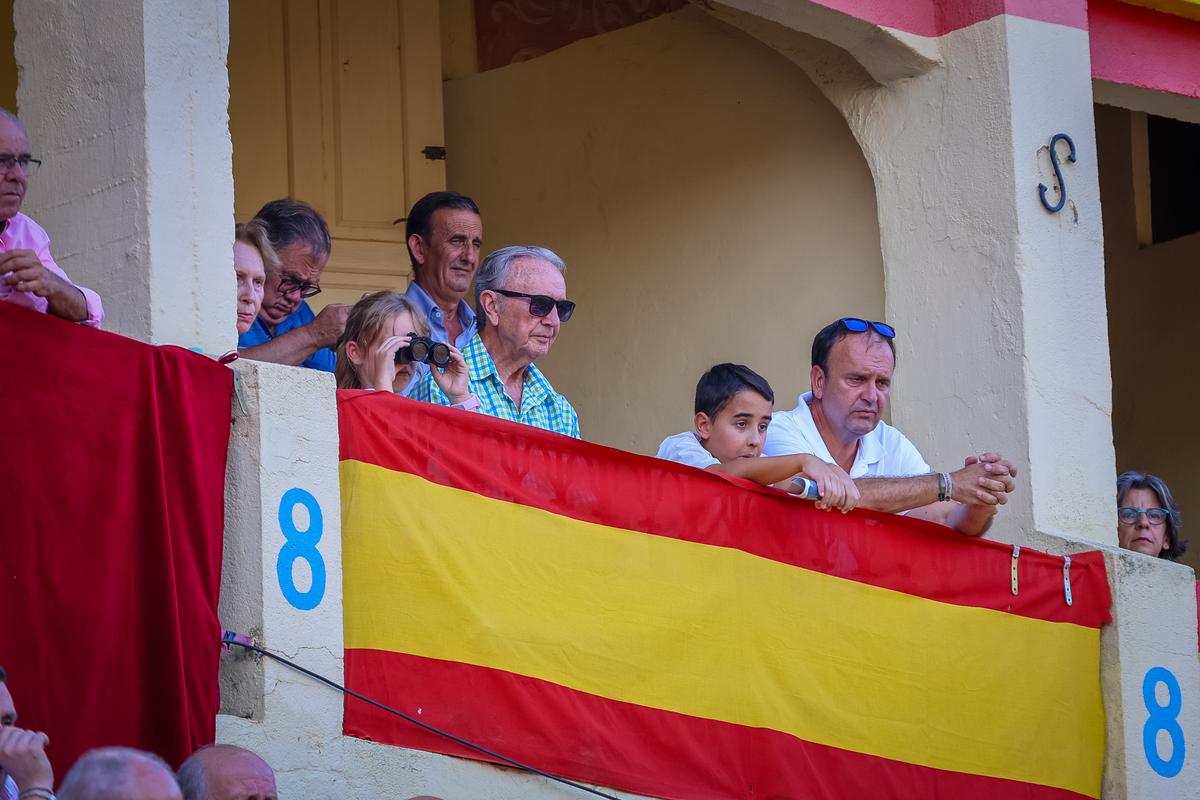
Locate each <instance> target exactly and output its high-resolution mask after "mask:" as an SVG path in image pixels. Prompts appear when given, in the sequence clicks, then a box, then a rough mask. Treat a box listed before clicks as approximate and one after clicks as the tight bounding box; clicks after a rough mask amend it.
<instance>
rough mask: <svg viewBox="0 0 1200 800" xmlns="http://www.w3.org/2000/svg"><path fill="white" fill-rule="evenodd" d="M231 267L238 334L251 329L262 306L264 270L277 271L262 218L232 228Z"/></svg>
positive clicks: (273, 251) (277, 264) (277, 257)
mask: <svg viewBox="0 0 1200 800" xmlns="http://www.w3.org/2000/svg"><path fill="white" fill-rule="evenodd" d="M233 271H234V273H236V274H237V332H238V335H239V336H241V335H242V334H243V333H245V332H246V331H248V330H250V326H251V325H253V324H254V320H255V319H256V318H257V317H258V311H259V309H261V308H262V303H263V289H264V287H265V286H266V283H267V272H268V271H270V272H272V274H274V273H277V272H279V256H277V255H275V249H274V248H273V247H271V240H270V239H268V238H267V228H266V226H265V225H263V223H262V221H261V220H257V219H252V220H250V221H249V222H245V223H242V224H240V225H238V226H237V227H236V228H234V233H233Z"/></svg>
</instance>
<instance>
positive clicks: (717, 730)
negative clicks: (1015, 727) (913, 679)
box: [344, 650, 1086, 800]
mask: <svg viewBox="0 0 1200 800" xmlns="http://www.w3.org/2000/svg"><path fill="white" fill-rule="evenodd" d="M401 680H403V682H404V686H399V685H397V684H399V683H400V681H401ZM346 683H347V685H349V686H353V687H354V688H355V690H356V691H358V692H360V693H362V694H364V695H366V696H367V697H370V698H372V699H373V700H377V701H379V702H381V703H383V704H384V705H387V706H391V707H392V708H395V709H396V710H398V711H402V712H404V713H406V714H408V715H410V716H412V717H415V718H417V719H420V720H421V721H422V722H425V723H426V724H429V725H432V726H434V727H436V728H440V729H441V730H444V731H446V732H447V733H452V734H454V735H455V736H458V737H460V738H463V739H466V740H467V741H471V742H484V743H486V744H487V746H488V748H489V749H492V750H494V751H496V752H498V753H500V754H501V755H504V756H507V757H509V758H512V759H514V760H516V761H520V762H522V763H525V764H528V765H530V766H533V767H536V768H538V769H540V770H543V771H545V772H549V773H551V774H556V775H563V774H570V775H574V776H578V777H579V779H580V780H583V781H586V782H591V783H596V784H599V785H601V786H611V787H614V788H617V789H624V790H626V791H630V792H638V793H640V794H646V795H651V796H655V797H664V798H677V799H678V800H728V799H729V798H747V799H750V798H764V799H766V798H772V799H779V798H800V797H803V798H809V797H811V798H822V800H862V798H866V797H887V798H891V799H892V800H909V799H910V798H911V800H937V799H938V798H946V800H961V799H962V798H971V799H972V800H986V799H987V798H1004V799H1005V800H1081V798H1085V797H1086V796H1085V795H1082V794H1077V793H1075V792H1070V791H1067V790H1065V789H1057V788H1053V787H1048V786H1038V785H1035V784H1030V783H1024V782H1021V781H1012V780H1005V779H1002V778H988V777H984V776H980V775H969V774H967V773H962V772H948V771H945V770H939V769H933V768H931V767H923V766H918V765H915V764H907V763H904V762H901V761H892V760H890V759H886V758H880V757H878V756H871V755H864V754H862V753H854V752H851V751H848V750H841V749H839V748H836V747H829V746H826V745H820V744H813V743H812V742H806V741H803V740H801V739H797V738H796V737H794V736H791V735H789V734H786V733H780V732H779V731H773V730H769V729H766V728H751V727H746V726H742V725H734V724H732V723H728V722H718V721H716V720H709V719H702V718H699V717H691V716H688V715H686V714H677V713H674V712H671V711H662V710H659V709H653V708H647V707H646V706H639V705H634V704H632V703H623V702H620V701H617V700H609V699H607V698H603V697H598V696H596V695H593V694H587V693H586V692H579V691H575V690H573V689H568V688H566V687H564V686H560V685H558V684H555V683H549V682H547V681H541V680H538V679H536V678H530V677H526V676H523V675H515V674H513V673H511V672H504V671H502V670H494V669H488V668H486V667H479V666H474V665H469V664H460V663H456V662H452V661H441V660H438V659H431V658H422V657H420V656H413V655H406V654H402V653H391V652H386V651H381V650H347V651H346ZM464 701H465V702H464ZM366 731H371V732H372V735H370V736H368V735H367V734H366ZM344 732H345V734H346V735H347V736H357V737H359V738H363V739H371V740H373V741H378V742H383V743H385V744H390V745H398V746H400V747H409V748H415V749H418V750H427V751H432V752H435V753H444V754H446V755H452V756H463V757H467V758H472V759H477V760H486V761H493V762H494V763H502V762H499V761H496V760H495V759H491V758H488V757H487V756H484V755H483V754H481V753H479V752H478V751H476V750H471V749H469V748H466V747H463V746H462V745H459V744H457V743H455V742H453V741H451V740H449V739H446V738H444V737H441V736H438V735H436V734H433V733H429V732H428V731H425V730H423V729H421V728H418V727H417V726H415V725H413V724H412V723H410V722H407V721H405V720H403V719H401V718H400V717H397V716H395V715H393V714H388V713H386V712H384V711H381V710H379V709H377V708H375V707H374V706H371V705H368V704H366V703H364V702H362V701H361V700H357V699H355V698H353V697H350V696H349V695H347V696H346V715H345V731H344Z"/></svg>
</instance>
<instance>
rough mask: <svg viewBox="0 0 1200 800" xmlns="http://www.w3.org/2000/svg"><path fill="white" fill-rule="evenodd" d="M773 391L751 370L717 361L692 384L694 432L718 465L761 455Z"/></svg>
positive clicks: (772, 402)
mask: <svg viewBox="0 0 1200 800" xmlns="http://www.w3.org/2000/svg"><path fill="white" fill-rule="evenodd" d="M774 406H775V393H774V392H773V391H771V385H770V384H769V383H767V381H766V380H765V379H764V378H763V377H762V376H761V375H759V374H758V373H757V372H755V371H754V370H752V369H750V368H749V367H744V366H742V365H741V364H717V365H716V366H715V367H713V368H712V369H710V370H709V371H708V372H706V373H704V375H703V376H702V377H701V378H700V382H699V383H698V384H696V433H698V434H699V435H700V439H701V445H702V446H703V447H704V449H705V450H707V451H708V452H709V453H711V454H712V457H713V458H715V459H717V460H718V461H720V462H721V463H722V464H725V463H727V462H730V461H733V460H734V459H736V458H757V457H758V456H760V455H762V447H763V442H764V441H765V440H766V437H767V426H768V425H770V424H771V411H772V409H773V408H774Z"/></svg>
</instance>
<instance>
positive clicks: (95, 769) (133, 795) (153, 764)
mask: <svg viewBox="0 0 1200 800" xmlns="http://www.w3.org/2000/svg"><path fill="white" fill-rule="evenodd" d="M58 800H182V796H181V795H180V793H179V784H178V783H176V782H175V773H173V772H172V771H171V768H170V767H168V766H167V764H166V762H164V761H163V760H162V759H161V758H159V757H158V756H156V755H155V754H154V753H148V752H146V751H145V750H135V749H133V748H132V747H99V748H96V749H95V750H89V751H87V752H86V753H84V754H83V755H82V756H80V757H79V760H78V761H76V762H75V764H74V766H72V767H71V769H70V770H68V771H67V776H66V777H65V778H63V783H62V786H61V787H59V790H58Z"/></svg>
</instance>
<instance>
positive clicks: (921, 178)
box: [713, 0, 1116, 544]
mask: <svg viewBox="0 0 1200 800" xmlns="http://www.w3.org/2000/svg"><path fill="white" fill-rule="evenodd" d="M713 13H714V14H715V15H716V16H718V17H720V18H721V19H724V20H726V21H728V22H731V23H732V24H734V25H737V26H739V27H741V28H743V29H744V30H746V31H747V32H749V33H751V34H753V35H754V36H756V37H757V38H759V39H760V40H762V41H763V42H765V43H766V44H769V45H771V46H772V47H774V48H775V49H776V50H778V51H779V52H780V53H782V54H783V55H784V56H786V57H788V58H789V59H791V60H792V61H794V62H795V63H796V64H797V65H799V66H800V67H801V68H802V69H804V70H805V71H806V72H807V73H808V74H809V76H810V77H811V78H812V79H813V81H814V82H815V83H816V84H817V86H818V87H820V89H821V90H822V91H823V92H824V93H825V95H826V96H827V97H828V98H829V99H830V100H831V101H832V102H833V104H834V105H835V106H837V107H838V109H839V110H840V111H841V112H842V114H843V116H844V117H845V118H846V121H847V123H848V124H849V125H850V129H851V130H852V131H853V132H854V135H855V137H856V138H857V139H858V141H859V144H860V145H861V146H862V149H863V155H864V156H865V157H866V159H867V163H868V164H869V165H870V167H871V171H872V174H873V176H874V179H875V188H876V194H877V201H878V208H879V226H880V236H881V247H882V250H883V258H884V273H885V288H886V295H887V298H886V307H887V318H888V321H889V322H891V323H892V324H893V325H895V326H896V328H897V330H898V332H899V335H898V338H897V342H896V343H897V347H898V351H899V352H898V363H897V371H896V382H895V384H894V386H893V388H892V406H891V408H892V421H893V423H894V424H895V425H896V426H897V427H899V428H900V429H901V430H902V431H904V433H905V434H907V435H908V437H909V438H910V439H912V440H913V442H914V443H916V445H917V447H918V448H919V449H920V450H921V451H922V453H923V454H924V455H925V458H926V460H927V461H928V462H929V463H930V464H931V465H933V466H934V467H935V468H936V469H938V470H954V469H956V468H959V467H961V466H962V464H963V459H964V458H965V457H966V456H968V455H970V454H972V453H979V452H983V451H988V450H993V451H994V450H999V451H1002V452H1003V453H1004V454H1005V455H1006V456H1007V457H1009V458H1010V459H1011V460H1012V461H1013V462H1014V463H1015V464H1016V465H1017V466H1018V467H1019V469H1020V474H1019V480H1018V484H1019V489H1018V491H1017V492H1016V493H1015V494H1014V495H1012V497H1011V502H1010V504H1009V505H1008V506H1007V507H1006V508H1005V509H1004V510H1003V513H1002V515H1001V516H1000V518H999V521H998V523H997V524H996V525H995V527H994V528H993V532H992V534H991V535H992V536H993V537H994V538H998V539H1002V540H1005V541H1012V542H1019V543H1026V541H1027V540H1026V538H1025V537H1028V536H1029V535H1031V534H1032V533H1033V532H1034V531H1044V532H1048V533H1064V534H1067V535H1070V536H1078V537H1083V538H1086V539H1091V540H1093V541H1097V542H1105V543H1110V544H1115V543H1116V518H1115V514H1116V501H1115V498H1114V492H1115V478H1116V474H1115V464H1116V459H1115V455H1114V452H1113V444H1112V397H1111V395H1112V382H1111V377H1110V371H1109V360H1108V338H1107V334H1106V331H1107V324H1106V319H1107V312H1106V307H1105V297H1104V249H1103V242H1102V224H1101V217H1100V191H1099V178H1098V173H1097V168H1096V147H1095V130H1094V123H1093V118H1092V95H1091V74H1090V69H1089V63H1090V59H1089V52H1088V38H1087V32H1086V31H1084V30H1080V29H1078V28H1073V27H1069V26H1066V25H1058V24H1050V23H1045V22H1038V21H1034V20H1028V19H1023V18H1019V17H1013V16H1007V15H1004V16H998V17H993V18H992V19H989V20H986V21H983V22H979V23H976V24H975V25H971V26H969V27H967V28H963V29H961V30H957V31H953V32H951V33H948V34H946V35H944V36H940V37H936V38H923V37H918V36H914V35H911V34H902V33H900V32H898V31H893V30H889V29H885V28H880V27H877V26H871V27H873V28H874V33H873V34H867V33H865V32H864V31H863V30H862V28H863V26H864V25H867V23H864V22H863V21H862V20H857V19H853V18H851V17H848V16H846V15H844V14H837V13H836V12H831V11H830V10H829V9H824V8H818V7H817V6H816V4H814V3H796V4H794V5H789V6H787V7H782V6H778V5H776V4H773V3H770V2H767V0H736V1H735V2H731V3H729V5H715V6H714V7H713ZM817 37H821V38H817ZM1057 133H1066V134H1068V135H1069V136H1071V138H1072V139H1073V140H1074V142H1075V144H1076V147H1077V154H1078V155H1077V158H1078V160H1077V161H1076V162H1075V163H1073V164H1071V163H1067V162H1066V156H1067V147H1066V145H1065V144H1061V143H1060V145H1059V148H1060V152H1059V160H1060V162H1061V163H1062V164H1063V167H1062V170H1063V174H1064V178H1065V182H1066V192H1067V200H1066V203H1065V205H1064V207H1063V209H1062V211H1060V212H1059V213H1057V214H1051V213H1049V212H1048V211H1046V209H1044V208H1043V207H1042V205H1041V203H1040V201H1039V199H1038V184H1039V183H1044V184H1047V185H1048V186H1049V187H1050V191H1049V193H1048V195H1049V200H1050V201H1051V203H1052V204H1053V203H1054V202H1055V201H1056V200H1057V199H1058V192H1057V185H1056V182H1055V180H1054V174H1053V169H1052V165H1051V163H1050V155H1049V149H1048V145H1049V142H1050V139H1051V137H1053V136H1054V135H1055V134H1057ZM831 278H836V276H831Z"/></svg>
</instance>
